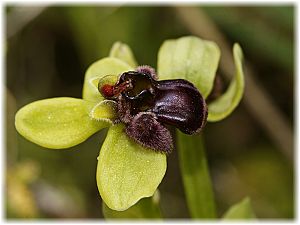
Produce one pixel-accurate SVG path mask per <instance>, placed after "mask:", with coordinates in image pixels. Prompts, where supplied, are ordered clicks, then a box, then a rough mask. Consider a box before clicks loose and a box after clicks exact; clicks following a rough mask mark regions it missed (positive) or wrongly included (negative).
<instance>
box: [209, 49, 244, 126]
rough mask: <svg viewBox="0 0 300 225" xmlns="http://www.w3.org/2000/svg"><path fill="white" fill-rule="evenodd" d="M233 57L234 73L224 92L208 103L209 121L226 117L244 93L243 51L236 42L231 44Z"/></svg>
mask: <svg viewBox="0 0 300 225" xmlns="http://www.w3.org/2000/svg"><path fill="white" fill-rule="evenodd" d="M233 57H234V63H235V67H236V74H235V77H234V79H232V81H231V83H230V85H229V87H228V89H227V90H226V92H225V93H224V94H223V95H222V96H220V97H219V98H218V99H216V100H215V101H213V102H212V103H210V104H209V105H208V118H207V120H208V121H210V122H214V121H219V120H222V119H224V118H225V117H227V116H228V115H229V114H230V113H231V112H232V111H233V110H234V109H235V108H236V107H237V106H238V104H239V103H240V101H241V99H242V97H243V93H244V86H245V81H244V73H243V68H242V60H243V52H242V49H241V47H240V46H239V45H238V44H234V46H233Z"/></svg>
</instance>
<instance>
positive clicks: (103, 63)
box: [82, 57, 133, 102]
mask: <svg viewBox="0 0 300 225" xmlns="http://www.w3.org/2000/svg"><path fill="white" fill-rule="evenodd" d="M129 70H133V68H132V67H131V66H129V65H128V64H127V63H125V62H123V61H122V60H119V59H117V58H112V57H110V58H103V59H101V60H99V61H97V62H95V63H93V64H92V65H91V66H90V67H89V68H88V69H87V71H86V73H85V78H84V84H83V93H82V96H83V99H85V100H88V101H92V102H100V101H101V100H104V98H103V97H102V96H101V94H100V93H99V91H98V90H97V89H95V87H94V86H93V82H91V79H92V78H95V77H99V78H101V77H104V76H107V75H119V74H121V73H123V72H126V71H129Z"/></svg>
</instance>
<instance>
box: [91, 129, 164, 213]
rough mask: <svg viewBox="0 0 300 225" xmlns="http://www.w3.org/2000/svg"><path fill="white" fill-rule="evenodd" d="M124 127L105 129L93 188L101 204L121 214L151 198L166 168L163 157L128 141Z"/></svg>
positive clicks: (130, 140)
mask: <svg viewBox="0 0 300 225" xmlns="http://www.w3.org/2000/svg"><path fill="white" fill-rule="evenodd" d="M124 128H125V127H124V125H122V124H118V125H114V126H112V127H110V128H109V130H108V133H107V137H106V139H105V141H104V143H103V145H102V148H101V150H100V154H99V157H98V166H97V174H96V180H97V186H98V190H99V192H100V195H101V197H102V200H103V201H104V202H105V204H106V205H107V206H108V207H109V208H110V209H113V210H117V211H124V210H126V209H128V208H129V207H131V206H132V205H134V204H135V203H137V202H138V201H139V200H140V199H141V198H144V197H150V196H152V195H153V194H154V192H155V190H156V189H157V187H158V185H159V184H160V182H161V181H162V179H163V177H164V175H165V172H166V168H167V160H166V155H164V154H161V153H157V152H155V151H153V150H150V149H146V148H144V147H142V146H141V145H139V144H137V143H135V142H134V141H133V140H132V139H130V138H129V137H128V136H127V134H126V133H125V131H124Z"/></svg>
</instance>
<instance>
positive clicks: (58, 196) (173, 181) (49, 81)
mask: <svg viewBox="0 0 300 225" xmlns="http://www.w3.org/2000/svg"><path fill="white" fill-rule="evenodd" d="M189 10H193V13H194V12H196V14H197V15H198V14H199V15H202V16H205V18H206V19H207V21H206V20H197V18H198V17H196V19H193V20H192V21H193V23H192V24H191V23H190V22H188V21H191V20H188V19H186V18H189V17H191V16H192V15H194V14H193V13H189ZM294 17H295V7H294V6H293V5H280V6H279V5H278V6H272V5H265V6H264V5H259V6H254V5H249V6H247V5H240V6H234V5H225V6H221V5H202V6H200V5H195V6H191V7H190V8H185V7H184V6H183V5H179V6H173V5H172V6H171V5H141V6H138V5H137V6H134V5H130V6H128V5H127V6H126V5H111V6H107V5H88V6H85V5H74V6H68V5H64V6H63V5H57V6H54V5H53V6H52V5H51V6H46V5H45V6H44V5H36V6H34V5H32V6H29V5H27V6H22V7H21V6H18V5H12V4H11V5H6V6H5V21H6V31H5V35H6V36H5V43H4V58H5V74H6V76H5V85H6V87H5V93H6V96H5V97H6V109H5V110H6V113H5V117H6V119H5V121H6V147H7V148H6V182H5V184H6V188H5V192H6V199H5V200H6V202H5V206H6V217H7V218H103V215H102V211H101V198H100V196H99V193H98V190H97V186H96V179H95V171H96V163H97V160H96V157H97V156H98V153H99V149H100V146H101V143H102V142H103V138H104V137H105V132H106V131H102V132H100V133H97V134H95V135H93V136H92V137H91V138H89V139H88V140H87V141H86V142H84V143H83V144H80V145H78V146H76V147H72V148H70V149H66V150H49V149H45V148H42V147H39V146H37V145H35V144H33V143H31V142H29V141H27V140H25V139H24V138H23V137H21V136H20V135H19V134H18V133H17V132H16V130H15V128H14V114H15V113H16V111H17V109H19V108H20V107H22V106H23V105H25V104H28V103H30V102H32V101H35V100H39V99H44V98H51V97H58V96H70V97H77V98H80V97H81V91H82V85H83V79H84V73H85V70H86V69H87V67H88V66H89V65H90V64H91V63H93V62H94V61H96V60H98V59H100V58H102V57H105V56H107V55H108V53H109V50H110V48H111V46H112V44H113V43H114V42H115V41H121V42H124V43H126V44H128V45H129V46H131V48H132V50H133V52H134V54H135V56H136V58H137V60H138V62H139V64H148V65H151V66H153V67H156V61H157V52H158V49H159V47H160V45H161V44H162V43H163V41H164V40H166V39H172V38H178V37H181V36H185V35H198V36H199V37H201V38H205V36H206V34H211V35H212V37H215V35H222V37H223V38H225V39H224V40H225V43H226V44H227V46H230V48H231V46H232V44H233V43H234V42H238V43H240V45H241V46H242V48H243V50H244V54H245V59H246V65H247V66H248V67H247V68H251V71H252V72H251V74H249V76H250V75H251V76H253V77H254V78H255V82H253V83H252V84H251V85H248V84H247V83H246V88H247V89H248V90H249V93H252V92H251V91H252V90H254V89H252V88H255V87H259V88H260V89H259V90H263V91H264V92H263V94H262V96H267V97H268V98H269V99H271V103H272V104H271V105H272V106H273V107H275V110H276V112H277V113H278V114H279V119H280V120H282V121H283V125H284V126H285V127H284V128H281V127H280V126H279V127H278V126H275V125H274V127H273V128H272V124H273V122H274V121H272V119H271V118H272V115H271V114H272V113H270V118H269V117H268V116H265V115H266V114H261V113H260V111H259V112H257V111H255V110H265V112H268V105H265V106H263V107H262V106H261V105H259V104H258V105H257V109H256V105H255V106H254V107H253V105H252V108H251V107H249V104H248V105H247V102H246V100H245V99H246V98H248V99H252V102H253V100H254V103H255V101H257V102H259V100H260V97H257V96H256V95H253V96H251V95H248V96H245V98H244V100H243V101H242V103H241V104H240V106H239V107H238V108H237V110H236V111H235V112H234V113H233V114H232V115H231V116H230V117H228V118H227V119H225V120H223V121H221V122H218V123H208V124H207V125H206V128H205V129H204V138H205V143H206V154H207V157H208V163H209V169H210V173H211V176H212V181H213V187H214V193H215V198H216V203H217V211H218V215H219V216H221V215H222V214H223V213H224V212H225V211H226V210H227V209H228V208H229V207H230V206H231V205H232V204H234V203H236V202H238V201H240V200H241V199H242V198H243V197H245V196H250V198H251V201H252V206H253V208H254V211H255V213H256V215H257V217H258V218H281V219H287V218H294V204H295V200H294V191H295V189H294V159H293V140H294V138H293V129H294V128H293V127H294V125H293V124H294V79H295V76H294V53H295V51H294V48H295V42H294V35H295V33H294ZM212 27H214V28H215V29H216V30H217V31H218V34H217V33H216V34H215V35H214V32H215V31H216V30H211V28H212ZM194 28H195V29H196V30H197V31H195V29H194ZM198 31H199V33H200V34H204V35H203V36H201V35H199V33H197V32H198ZM212 39H214V38H212ZM217 44H219V45H220V48H221V51H223V49H222V47H223V46H224V45H222V43H218V42H217ZM223 44H224V43H223ZM226 60H232V59H228V58H227V59H226ZM246 72H247V71H246ZM218 74H219V75H220V76H221V77H224V76H223V75H224V74H223V71H222V70H221V69H220V70H218ZM232 74H233V71H232ZM246 76H248V73H246ZM223 80H224V83H225V84H226V79H223ZM259 96H261V95H259ZM267 115H268V114H267ZM276 121H277V119H276ZM266 124H267V125H268V124H269V127H271V129H270V128H269V129H268V128H267V127H266ZM274 124H275V123H274ZM286 130H288V131H289V132H290V133H287V132H285V131H286ZM278 137H279V138H278ZM280 137H282V138H281V141H280V140H279V139H280ZM285 142H287V143H285ZM159 189H160V196H161V210H162V213H163V215H164V217H165V218H189V213H188V210H187V205H186V202H185V197H184V190H183V186H182V180H181V177H180V171H179V164H178V158H177V152H176V151H175V152H174V153H173V154H172V155H170V156H169V157H168V170H167V173H166V176H165V177H164V179H163V181H162V183H161V184H160V187H159Z"/></svg>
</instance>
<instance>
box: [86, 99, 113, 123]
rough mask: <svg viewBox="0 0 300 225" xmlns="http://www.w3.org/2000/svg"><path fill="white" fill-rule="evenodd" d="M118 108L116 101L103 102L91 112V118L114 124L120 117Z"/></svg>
mask: <svg viewBox="0 0 300 225" xmlns="http://www.w3.org/2000/svg"><path fill="white" fill-rule="evenodd" d="M116 108H117V103H116V102H115V101H112V100H103V101H101V102H100V103H98V104H97V105H95V106H94V108H93V109H92V110H91V112H90V117H91V118H92V119H95V120H98V121H104V122H108V123H110V124H113V123H114V121H115V120H116V119H117V117H118V115H117V111H116Z"/></svg>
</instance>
